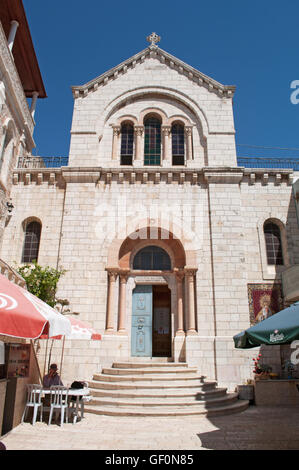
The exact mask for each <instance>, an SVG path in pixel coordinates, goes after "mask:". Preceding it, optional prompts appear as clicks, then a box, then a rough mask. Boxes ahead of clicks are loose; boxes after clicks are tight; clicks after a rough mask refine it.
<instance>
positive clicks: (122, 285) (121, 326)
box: [118, 273, 128, 333]
mask: <svg viewBox="0 0 299 470" xmlns="http://www.w3.org/2000/svg"><path fill="white" fill-rule="evenodd" d="M127 279H128V275H127V273H120V274H119V304H118V333H125V332H126V289H127Z"/></svg>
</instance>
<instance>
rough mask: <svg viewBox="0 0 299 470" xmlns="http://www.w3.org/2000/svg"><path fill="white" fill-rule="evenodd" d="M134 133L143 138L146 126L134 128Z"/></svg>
mask: <svg viewBox="0 0 299 470" xmlns="http://www.w3.org/2000/svg"><path fill="white" fill-rule="evenodd" d="M134 131H135V133H136V135H138V136H142V134H143V131H144V126H134Z"/></svg>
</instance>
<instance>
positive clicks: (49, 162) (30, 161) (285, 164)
mask: <svg viewBox="0 0 299 470" xmlns="http://www.w3.org/2000/svg"><path fill="white" fill-rule="evenodd" d="M237 162H238V166H243V167H245V168H273V169H285V170H288V169H289V170H294V171H299V158H265V157H237ZM67 165H68V157H32V156H31V157H20V158H19V161H18V168H59V167H61V166H67Z"/></svg>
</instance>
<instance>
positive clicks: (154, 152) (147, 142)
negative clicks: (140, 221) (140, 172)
mask: <svg viewBox="0 0 299 470" xmlns="http://www.w3.org/2000/svg"><path fill="white" fill-rule="evenodd" d="M160 161H161V123H160V121H159V119H157V118H154V117H151V118H148V119H146V121H145V123H144V164H145V165H160Z"/></svg>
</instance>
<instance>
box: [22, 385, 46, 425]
mask: <svg viewBox="0 0 299 470" xmlns="http://www.w3.org/2000/svg"><path fill="white" fill-rule="evenodd" d="M42 391H43V389H42V386H41V385H37V384H29V385H27V403H26V406H25V409H24V413H23V416H22V423H23V422H24V419H25V418H26V416H27V412H28V409H29V408H33V419H32V424H33V425H34V424H35V423H36V417H37V410H38V408H39V407H40V420H41V421H42V419H43V404H42V401H41V400H42Z"/></svg>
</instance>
